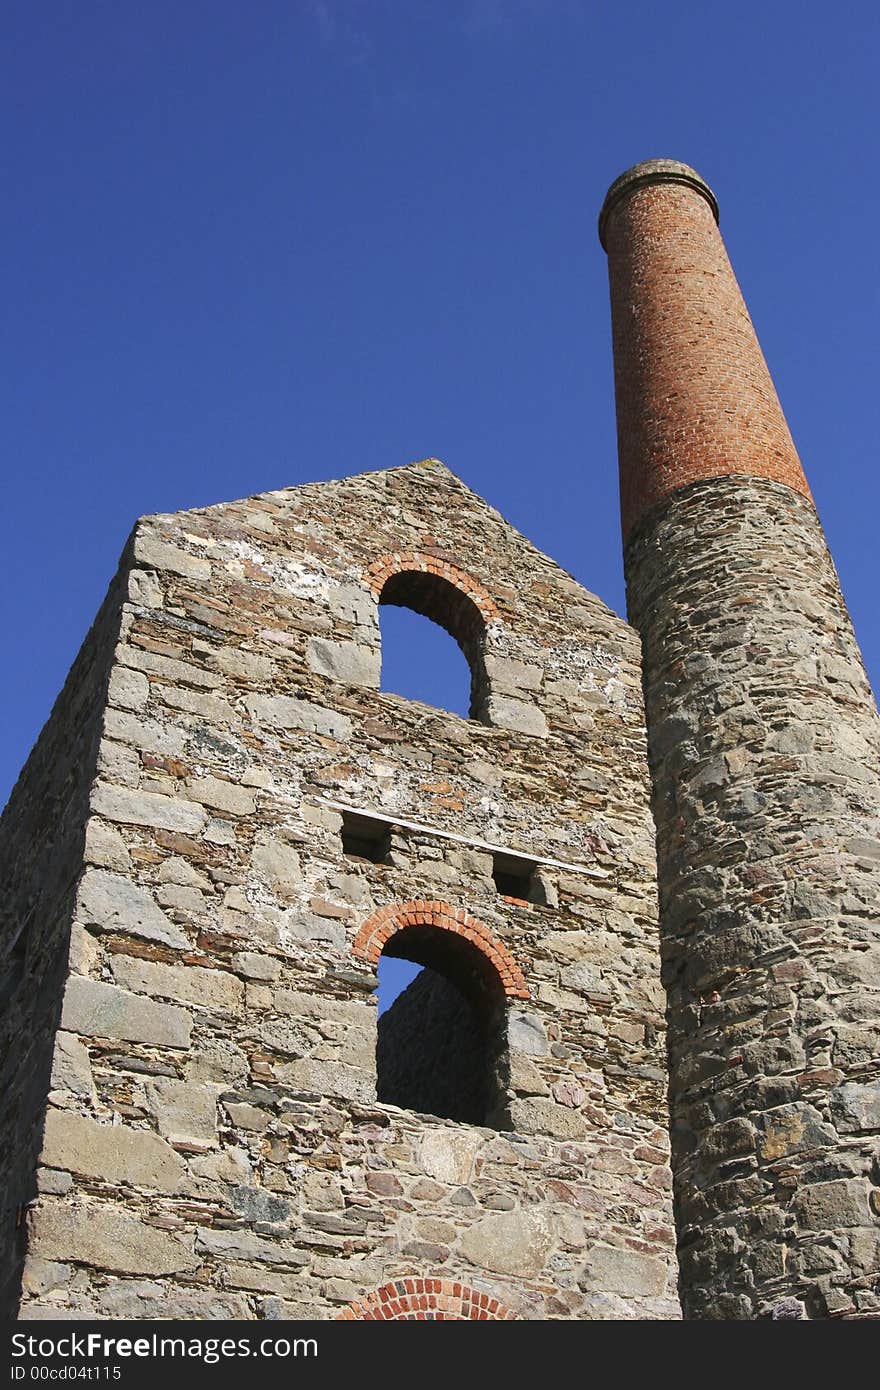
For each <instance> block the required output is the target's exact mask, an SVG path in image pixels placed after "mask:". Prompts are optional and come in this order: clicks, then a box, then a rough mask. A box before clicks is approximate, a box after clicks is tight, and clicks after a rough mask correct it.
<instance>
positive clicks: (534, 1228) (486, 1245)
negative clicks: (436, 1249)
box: [459, 1211, 551, 1276]
mask: <svg viewBox="0 0 880 1390" xmlns="http://www.w3.org/2000/svg"><path fill="white" fill-rule="evenodd" d="M546 1222H547V1218H546V1216H544V1215H543V1214H542V1213H537V1212H522V1211H511V1212H502V1213H501V1214H500V1215H498V1216H484V1217H482V1218H481V1219H480V1220H479V1221H477V1222H476V1223H475V1224H474V1225H473V1226H471V1227H470V1228H469V1229H468V1230H467V1231H466V1232H465V1234H464V1236H463V1237H462V1239H461V1241H460V1245H459V1248H460V1250H461V1253H462V1255H463V1256H464V1258H465V1259H466V1260H469V1261H470V1263H471V1264H475V1265H478V1266H479V1267H480V1268H481V1269H490V1270H493V1271H494V1272H495V1273H496V1274H518V1275H524V1276H529V1275H535V1274H537V1273H538V1271H539V1270H540V1269H541V1267H542V1265H543V1264H544V1261H545V1259H546V1257H547V1254H548V1252H549V1249H550V1245H551V1235H550V1232H549V1230H548V1229H547V1224H546Z"/></svg>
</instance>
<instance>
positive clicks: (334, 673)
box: [306, 637, 380, 690]
mask: <svg viewBox="0 0 880 1390" xmlns="http://www.w3.org/2000/svg"><path fill="white" fill-rule="evenodd" d="M306 660H307V662H308V664H309V666H310V668H311V669H312V670H313V671H316V672H317V673H318V675H319V676H327V677H328V678H329V679H330V680H334V681H342V682H343V683H344V684H346V685H366V686H369V687H371V688H372V689H374V690H378V688H379V666H380V654H379V649H378V647H365V646H362V645H361V644H360V643H357V642H330V641H328V640H327V639H326V638H324V637H312V638H310V639H309V642H308V645H307V647H306Z"/></svg>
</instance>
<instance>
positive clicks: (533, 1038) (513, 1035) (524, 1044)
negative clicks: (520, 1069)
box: [507, 1009, 550, 1057]
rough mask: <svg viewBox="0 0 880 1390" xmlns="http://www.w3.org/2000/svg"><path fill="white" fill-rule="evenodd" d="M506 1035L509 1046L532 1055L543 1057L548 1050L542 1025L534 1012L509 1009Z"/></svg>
mask: <svg viewBox="0 0 880 1390" xmlns="http://www.w3.org/2000/svg"><path fill="white" fill-rule="evenodd" d="M507 1036H508V1038H509V1039H510V1046H511V1048H515V1049H516V1050H517V1051H519V1052H525V1053H528V1054H530V1055H531V1056H532V1057H544V1056H546V1055H547V1053H548V1052H549V1050H550V1049H549V1045H548V1042H547V1034H546V1032H545V1029H544V1025H543V1023H542V1022H541V1020H540V1018H538V1017H537V1016H536V1015H535V1014H530V1013H527V1012H526V1011H525V1010H524V1009H511V1010H510V1014H509V1016H508V1020H507Z"/></svg>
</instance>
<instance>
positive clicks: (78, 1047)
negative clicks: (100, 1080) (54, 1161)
mask: <svg viewBox="0 0 880 1390" xmlns="http://www.w3.org/2000/svg"><path fill="white" fill-rule="evenodd" d="M51 1085H52V1089H53V1091H70V1092H71V1093H72V1094H73V1095H75V1096H82V1097H84V1098H85V1099H87V1100H91V1098H92V1097H93V1096H94V1093H95V1083H94V1079H93V1077H92V1065H91V1061H90V1060H89V1052H88V1048H86V1047H84V1046H83V1044H82V1043H81V1042H80V1040H79V1038H78V1037H76V1035H75V1034H73V1033H63V1032H61V1031H60V1030H59V1031H58V1032H57V1033H56V1034H55V1052H54V1054H53V1057H52V1081H51ZM47 1162H48V1160H47ZM61 1167H64V1164H61Z"/></svg>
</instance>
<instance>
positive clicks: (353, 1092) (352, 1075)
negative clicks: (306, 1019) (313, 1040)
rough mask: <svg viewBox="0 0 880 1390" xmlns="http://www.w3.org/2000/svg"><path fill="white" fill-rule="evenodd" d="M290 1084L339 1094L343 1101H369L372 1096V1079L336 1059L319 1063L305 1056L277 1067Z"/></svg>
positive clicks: (307, 1089) (325, 1093) (302, 1089)
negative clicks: (335, 1060)
mask: <svg viewBox="0 0 880 1390" xmlns="http://www.w3.org/2000/svg"><path fill="white" fill-rule="evenodd" d="M279 1075H282V1076H284V1077H285V1079H286V1080H287V1081H289V1083H290V1084H291V1085H292V1086H295V1087H296V1088H297V1089H298V1090H301V1091H313V1092H316V1093H317V1094H318V1095H320V1096H325V1095H326V1096H340V1097H342V1098H344V1099H345V1100H362V1101H369V1100H373V1099H374V1097H375V1081H374V1080H373V1078H372V1077H371V1076H369V1075H368V1074H367V1073H364V1072H362V1071H356V1070H355V1068H354V1067H346V1066H343V1065H342V1064H341V1063H339V1062H319V1061H314V1060H312V1059H311V1058H308V1057H304V1058H302V1059H301V1060H300V1061H297V1062H290V1063H289V1064H288V1065H287V1066H284V1067H283V1068H280V1069H279Z"/></svg>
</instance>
